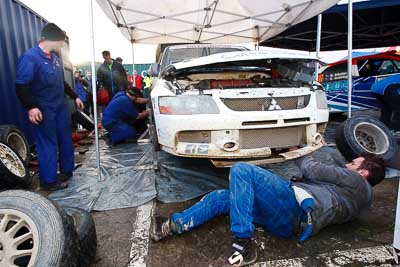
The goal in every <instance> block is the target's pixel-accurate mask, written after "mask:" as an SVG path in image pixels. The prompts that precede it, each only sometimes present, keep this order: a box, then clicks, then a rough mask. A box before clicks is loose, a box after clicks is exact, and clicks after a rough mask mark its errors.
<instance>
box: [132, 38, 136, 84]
mask: <svg viewBox="0 0 400 267" xmlns="http://www.w3.org/2000/svg"><path fill="white" fill-rule="evenodd" d="M131 44H132V77H133V78H132V79H133V86H136V74H135V46H134V43H133V42H132V41H131Z"/></svg>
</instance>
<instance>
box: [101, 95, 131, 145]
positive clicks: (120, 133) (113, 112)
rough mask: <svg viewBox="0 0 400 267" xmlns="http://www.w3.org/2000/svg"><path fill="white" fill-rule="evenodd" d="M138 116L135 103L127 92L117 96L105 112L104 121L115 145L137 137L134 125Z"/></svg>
mask: <svg viewBox="0 0 400 267" xmlns="http://www.w3.org/2000/svg"><path fill="white" fill-rule="evenodd" d="M138 115H139V114H138V112H137V110H136V107H135V104H134V102H133V101H132V100H131V99H129V97H128V96H127V95H126V93H125V92H118V93H117V94H115V96H114V97H113V98H112V99H111V101H110V103H109V104H108V105H107V107H106V109H105V110H104V113H103V120H102V122H103V127H104V128H105V129H106V130H107V131H108V132H109V133H110V135H111V141H112V142H113V143H117V142H121V141H123V140H126V139H130V138H135V137H136V130H135V128H134V127H133V124H134V123H135V121H136V118H137V116H138Z"/></svg>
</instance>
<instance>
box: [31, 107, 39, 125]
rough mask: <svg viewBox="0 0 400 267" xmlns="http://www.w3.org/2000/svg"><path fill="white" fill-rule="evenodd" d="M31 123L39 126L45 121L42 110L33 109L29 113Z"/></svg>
mask: <svg viewBox="0 0 400 267" xmlns="http://www.w3.org/2000/svg"><path fill="white" fill-rule="evenodd" d="M28 115H29V121H30V122H31V123H33V124H35V125H38V124H39V123H40V122H41V121H42V120H43V115H42V112H41V111H40V109H38V108H32V109H30V110H29V111H28Z"/></svg>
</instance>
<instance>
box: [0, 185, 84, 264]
mask: <svg viewBox="0 0 400 267" xmlns="http://www.w3.org/2000/svg"><path fill="white" fill-rule="evenodd" d="M0 218H1V219H0V220H1V221H0V232H1V234H0V243H1V244H2V253H3V254H2V256H3V257H2V262H3V261H5V262H6V265H7V266H11V265H12V264H16V265H19V266H21V265H22V266H54V267H75V266H79V262H78V260H77V246H78V240H77V234H76V231H75V228H74V224H73V221H72V218H71V217H70V216H68V215H67V213H65V211H64V210H63V209H61V208H60V207H58V206H57V205H56V204H54V203H53V202H52V201H50V200H49V199H47V198H45V197H43V196H41V195H39V194H37V193H33V192H29V191H23V190H8V191H3V192H1V193H0ZM14 257H15V258H14Z"/></svg>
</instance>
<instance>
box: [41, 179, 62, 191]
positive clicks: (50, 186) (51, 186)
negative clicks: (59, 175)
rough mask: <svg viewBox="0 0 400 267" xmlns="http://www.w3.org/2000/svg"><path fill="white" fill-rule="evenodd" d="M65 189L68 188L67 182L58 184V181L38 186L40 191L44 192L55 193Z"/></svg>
mask: <svg viewBox="0 0 400 267" xmlns="http://www.w3.org/2000/svg"><path fill="white" fill-rule="evenodd" d="M67 187H68V183H67V182H60V181H57V182H55V183H51V184H42V183H41V184H40V189H42V190H45V191H56V190H60V189H64V188H67Z"/></svg>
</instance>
